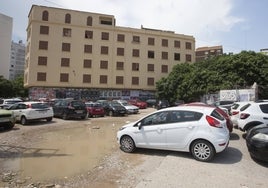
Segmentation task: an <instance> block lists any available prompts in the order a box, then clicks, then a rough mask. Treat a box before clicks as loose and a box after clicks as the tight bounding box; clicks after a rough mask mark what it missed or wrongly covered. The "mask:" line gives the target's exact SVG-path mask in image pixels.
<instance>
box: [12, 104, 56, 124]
mask: <svg viewBox="0 0 268 188" xmlns="http://www.w3.org/2000/svg"><path fill="white" fill-rule="evenodd" d="M8 110H11V111H13V112H14V115H15V118H16V121H17V122H20V123H21V124H22V125H26V124H27V123H28V122H29V121H33V120H42V119H45V120H47V121H52V119H53V116H54V113H53V109H52V107H50V106H49V105H48V104H47V103H43V102H19V103H16V104H13V105H12V106H10V107H9V108H8Z"/></svg>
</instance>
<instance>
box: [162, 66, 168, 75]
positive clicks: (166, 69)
mask: <svg viewBox="0 0 268 188" xmlns="http://www.w3.org/2000/svg"><path fill="white" fill-rule="evenodd" d="M161 72H162V73H167V72H168V66H167V65H162V66H161Z"/></svg>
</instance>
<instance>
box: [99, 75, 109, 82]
mask: <svg viewBox="0 0 268 188" xmlns="http://www.w3.org/2000/svg"><path fill="white" fill-rule="evenodd" d="M107 78H108V77H107V75H100V84H107Z"/></svg>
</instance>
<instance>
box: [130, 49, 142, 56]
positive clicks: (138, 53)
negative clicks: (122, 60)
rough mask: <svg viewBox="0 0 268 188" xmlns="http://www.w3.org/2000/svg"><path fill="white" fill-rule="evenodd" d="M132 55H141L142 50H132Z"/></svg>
mask: <svg viewBox="0 0 268 188" xmlns="http://www.w3.org/2000/svg"><path fill="white" fill-rule="evenodd" d="M132 56H133V57H140V50H139V49H133V50H132Z"/></svg>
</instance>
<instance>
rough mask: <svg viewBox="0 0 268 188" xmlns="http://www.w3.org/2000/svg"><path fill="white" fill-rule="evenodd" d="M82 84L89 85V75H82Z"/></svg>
mask: <svg viewBox="0 0 268 188" xmlns="http://www.w3.org/2000/svg"><path fill="white" fill-rule="evenodd" d="M83 83H91V75H90V74H83Z"/></svg>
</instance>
